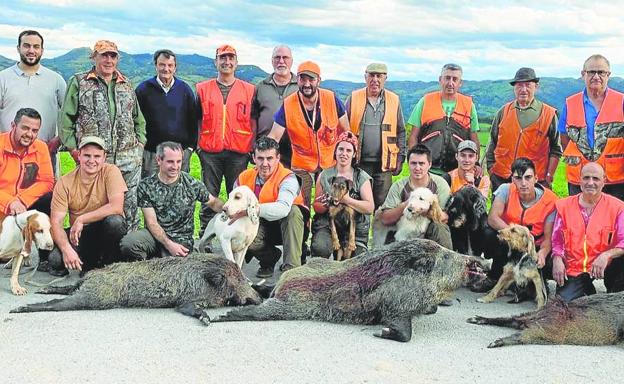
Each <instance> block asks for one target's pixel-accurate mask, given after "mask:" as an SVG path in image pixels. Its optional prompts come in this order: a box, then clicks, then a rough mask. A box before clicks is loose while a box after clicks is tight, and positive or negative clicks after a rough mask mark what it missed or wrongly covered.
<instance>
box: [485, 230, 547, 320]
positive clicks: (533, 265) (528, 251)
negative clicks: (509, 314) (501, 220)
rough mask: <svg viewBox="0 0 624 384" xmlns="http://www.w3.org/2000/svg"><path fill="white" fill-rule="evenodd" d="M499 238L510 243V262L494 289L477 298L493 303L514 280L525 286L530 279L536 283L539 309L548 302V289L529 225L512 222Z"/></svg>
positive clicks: (501, 231)
mask: <svg viewBox="0 0 624 384" xmlns="http://www.w3.org/2000/svg"><path fill="white" fill-rule="evenodd" d="M498 238H499V239H500V240H503V241H505V242H506V243H507V244H508V245H509V254H508V256H509V262H508V263H507V265H505V267H504V268H503V274H502V275H501V277H500V278H499V279H498V282H497V283H496V285H495V286H494V288H492V290H491V291H490V292H489V293H488V294H487V295H485V296H483V297H480V298H478V299H477V301H478V302H480V303H491V302H492V301H494V300H495V299H496V298H497V297H498V296H499V295H500V294H502V293H503V292H505V290H506V289H507V288H509V286H510V285H511V283H513V282H514V281H515V282H516V284H518V285H519V286H521V287H523V286H525V285H526V284H527V283H528V282H529V281H531V282H533V284H535V300H536V301H537V309H540V308H542V307H543V306H544V304H546V297H547V295H548V291H547V288H546V286H545V285H544V281H543V280H542V276H541V274H540V270H539V269H538V268H537V253H536V252H535V241H534V239H533V235H531V232H530V231H529V229H528V228H527V227H524V226H522V225H516V224H512V225H510V226H509V227H507V228H505V229H501V230H500V231H499V232H498Z"/></svg>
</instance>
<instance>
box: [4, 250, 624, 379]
mask: <svg viewBox="0 0 624 384" xmlns="http://www.w3.org/2000/svg"><path fill="white" fill-rule="evenodd" d="M256 269H257V264H256V263H255V262H252V263H250V264H248V265H246V266H245V268H244V271H245V272H246V274H247V275H248V276H251V277H252V280H258V279H256V278H255V277H253V276H254V274H255V271H256ZM9 273H10V271H9V270H3V271H0V359H1V360H2V368H1V369H0V383H38V384H41V383H220V382H228V383H297V384H301V383H436V382H437V383H534V382H540V383H607V382H613V383H617V382H622V380H623V379H624V348H623V347H622V346H621V345H620V346H606V347H580V346H540V345H528V346H513V347H505V348H499V349H487V348H486V346H487V345H488V344H489V343H490V342H491V341H493V340H494V339H496V338H499V337H504V336H508V335H510V334H511V333H513V330H511V329H505V328H497V327H491V326H478V325H472V324H468V323H466V319H467V318H468V317H471V316H474V315H475V314H479V315H484V316H501V315H510V314H516V313H520V312H526V311H529V310H532V309H533V308H534V303H530V302H524V303H521V304H507V303H506V301H507V299H508V298H499V299H498V300H497V301H496V302H494V303H492V304H481V303H477V302H476V301H475V299H476V298H477V297H478V296H479V295H478V294H476V293H472V292H470V291H468V290H466V289H464V288H462V289H459V290H458V291H457V292H456V295H455V298H456V300H454V305H453V306H451V307H440V308H439V310H438V312H437V313H436V314H433V315H426V316H420V317H417V318H415V319H414V320H413V325H414V329H413V338H412V340H411V341H410V342H408V343H399V342H394V341H388V340H382V339H379V338H376V337H373V332H375V331H377V330H379V328H380V326H361V325H347V324H330V323H321V322H313V321H280V322H278V321H275V322H247V323H214V324H210V325H209V326H204V325H202V324H200V323H199V322H198V321H197V320H196V319H193V318H190V317H185V316H183V315H181V314H179V313H177V312H175V311H174V310H173V309H114V310H106V311H76V312H57V313H50V312H48V313H30V314H9V310H10V309H12V308H15V307H17V306H20V305H24V304H27V303H35V302H40V301H45V300H49V299H52V298H56V297H60V296H49V295H46V296H44V295H37V294H35V293H33V292H34V291H36V290H37V289H38V288H36V287H33V286H29V285H24V286H25V287H27V288H28V289H29V293H28V294H27V295H26V296H22V297H17V296H13V295H12V294H11V292H10V289H9V281H8V276H9ZM278 275H279V272H278V271H277V268H276V277H277V276H278ZM22 279H23V276H22ZM51 279H52V276H49V275H48V274H47V273H41V272H38V273H37V274H36V275H35V281H36V282H38V283H45V282H47V281H50V280H51ZM76 279H77V274H75V273H72V275H70V278H68V279H66V280H65V281H63V282H62V283H59V284H67V283H70V282H73V281H75V280H76ZM269 282H271V281H269ZM597 286H598V287H599V290H602V291H604V286H602V285H601V284H597ZM225 311H227V309H225V308H220V309H213V310H209V314H210V315H211V317H213V316H218V315H219V314H222V313H224V312H225Z"/></svg>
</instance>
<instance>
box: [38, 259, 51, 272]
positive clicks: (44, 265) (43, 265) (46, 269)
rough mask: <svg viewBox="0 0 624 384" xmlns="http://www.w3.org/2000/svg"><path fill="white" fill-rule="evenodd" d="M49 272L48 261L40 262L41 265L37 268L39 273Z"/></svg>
mask: <svg viewBox="0 0 624 384" xmlns="http://www.w3.org/2000/svg"><path fill="white" fill-rule="evenodd" d="M49 271H50V265H49V264H48V260H45V261H40V262H39V265H38V266H37V272H49Z"/></svg>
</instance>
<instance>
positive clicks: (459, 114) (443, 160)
mask: <svg viewBox="0 0 624 384" xmlns="http://www.w3.org/2000/svg"><path fill="white" fill-rule="evenodd" d="M456 96H457V98H456V103H455V110H454V111H453V113H452V114H451V116H450V117H447V115H446V112H445V111H444V109H443V108H442V94H441V92H440V91H437V92H431V93H428V94H426V95H425V96H423V98H424V102H423V108H422V114H421V116H420V122H421V124H420V131H419V132H418V142H419V143H421V144H424V145H426V146H427V148H429V150H430V151H431V165H432V167H434V168H440V169H442V170H444V171H447V172H448V171H450V170H452V169H454V168H457V159H455V154H456V153H457V146H458V145H459V143H460V142H461V141H464V140H468V139H470V122H471V117H470V116H471V113H472V98H471V97H469V96H465V95H462V94H460V93H458V94H457V95H456Z"/></svg>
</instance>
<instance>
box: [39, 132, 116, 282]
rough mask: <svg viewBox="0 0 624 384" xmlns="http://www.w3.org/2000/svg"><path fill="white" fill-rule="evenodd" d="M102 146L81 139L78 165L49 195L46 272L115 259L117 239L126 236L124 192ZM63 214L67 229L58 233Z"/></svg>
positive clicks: (84, 269) (86, 267)
mask: <svg viewBox="0 0 624 384" xmlns="http://www.w3.org/2000/svg"><path fill="white" fill-rule="evenodd" d="M104 148H105V143H104V140H102V139H101V138H99V137H96V136H85V137H83V138H82V140H81V141H80V144H79V146H78V149H79V153H78V158H79V160H80V165H79V166H78V167H77V168H76V169H74V170H73V171H72V172H70V173H68V174H67V175H65V176H63V177H61V179H60V180H59V181H58V182H57V183H56V186H55V187H54V192H53V194H52V209H51V210H52V213H51V222H52V223H51V224H52V239H53V240H54V243H55V244H56V248H54V250H53V251H52V252H51V253H50V256H49V265H50V271H49V272H50V274H52V275H55V276H63V275H66V274H68V271H67V270H68V269H69V270H78V271H81V274H84V273H85V272H87V271H89V270H91V269H94V268H100V267H103V266H104V265H107V264H111V263H114V262H116V261H120V260H121V257H120V253H119V241H120V240H121V238H122V237H123V236H124V235H125V234H126V231H127V229H126V224H125V219H124V217H123V206H124V193H125V192H126V191H127V190H128V188H127V187H126V183H125V182H124V179H123V177H122V175H121V171H120V170H119V168H117V167H116V166H115V165H113V164H107V163H105V161H106V153H105V151H104ZM68 213H69V223H70V227H69V228H68V229H63V223H64V221H65V216H66V215H67V214H68Z"/></svg>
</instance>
